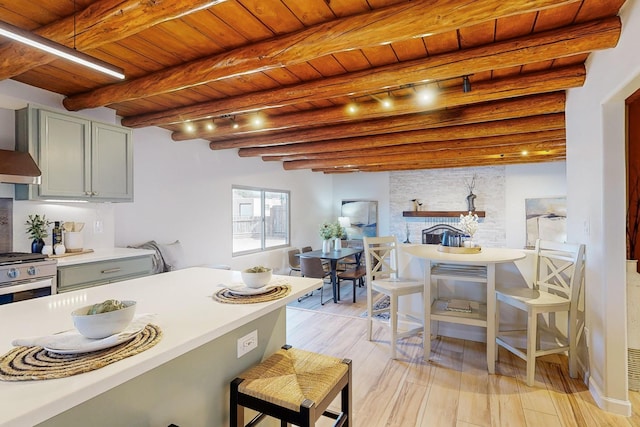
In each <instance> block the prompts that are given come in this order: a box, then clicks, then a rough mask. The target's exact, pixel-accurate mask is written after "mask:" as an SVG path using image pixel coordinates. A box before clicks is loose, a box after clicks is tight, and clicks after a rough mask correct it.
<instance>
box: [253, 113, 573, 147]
mask: <svg viewBox="0 0 640 427" xmlns="http://www.w3.org/2000/svg"><path fill="white" fill-rule="evenodd" d="M564 128H565V120H564V113H555V114H546V115H541V116H533V117H524V118H519V119H509V120H499V121H494V122H488V123H478V124H471V125H464V126H448V127H441V128H434V129H423V130H417V131H412V132H396V133H390V134H387V135H376V136H370V137H359V138H345V139H338V140H336V139H333V138H332V139H327V140H325V141H318V142H309V143H304V144H289V145H286V146H281V147H263V149H264V150H267V151H268V150H269V149H271V148H274V149H275V150H274V152H273V153H270V154H278V155H286V154H300V153H327V152H339V151H345V150H368V149H371V148H378V147H385V146H392V145H404V144H416V143H423V142H438V141H452V140H458V139H468V138H483V137H489V136H498V135H515V134H519V133H531V132H543V131H548V130H563V129H564ZM255 155H260V154H255ZM263 155H264V154H263Z"/></svg>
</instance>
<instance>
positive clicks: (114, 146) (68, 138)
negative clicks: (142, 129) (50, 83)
mask: <svg viewBox="0 0 640 427" xmlns="http://www.w3.org/2000/svg"><path fill="white" fill-rule="evenodd" d="M16 149H17V150H19V151H28V152H29V153H30V154H31V155H32V156H33V157H34V158H35V159H36V162H37V163H38V166H39V167H40V170H41V171H42V183H41V184H40V185H26V184H18V185H16V199H18V200H42V199H52V198H56V199H63V200H88V201H95V202H107V201H112V202H126V201H132V200H133V141H132V132H131V130H130V129H128V128H124V127H121V126H115V125H109V124H106V123H99V122H94V121H91V120H87V119H84V118H81V117H76V116H72V115H69V114H64V113H60V112H56V111H50V110H46V109H42V108H35V107H32V106H29V107H27V108H25V109H22V110H19V111H17V112H16Z"/></svg>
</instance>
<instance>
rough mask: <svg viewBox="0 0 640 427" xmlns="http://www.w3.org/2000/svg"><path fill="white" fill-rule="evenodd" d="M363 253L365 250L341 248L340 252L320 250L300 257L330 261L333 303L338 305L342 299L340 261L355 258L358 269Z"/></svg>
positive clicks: (305, 253)
mask: <svg viewBox="0 0 640 427" xmlns="http://www.w3.org/2000/svg"><path fill="white" fill-rule="evenodd" d="M363 252H364V249H363V248H341V249H338V250H335V249H333V250H330V251H329V252H323V251H322V249H318V250H315V251H310V252H303V253H301V254H299V255H298V256H300V257H304V258H320V259H322V260H326V261H329V266H330V272H331V274H330V277H331V288H332V290H333V302H334V303H337V302H338V300H339V299H340V289H339V288H338V261H340V260H341V259H344V258H347V257H349V256H354V257H355V260H356V267H358V266H359V265H360V259H361V257H362V253H363Z"/></svg>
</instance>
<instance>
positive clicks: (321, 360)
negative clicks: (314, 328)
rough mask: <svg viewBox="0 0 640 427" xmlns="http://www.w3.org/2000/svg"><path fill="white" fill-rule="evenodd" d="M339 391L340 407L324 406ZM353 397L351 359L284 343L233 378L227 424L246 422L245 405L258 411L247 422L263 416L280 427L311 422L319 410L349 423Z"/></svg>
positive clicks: (338, 421) (238, 426) (234, 425)
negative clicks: (329, 407) (337, 410)
mask: <svg viewBox="0 0 640 427" xmlns="http://www.w3.org/2000/svg"><path fill="white" fill-rule="evenodd" d="M338 393H341V409H342V411H341V412H335V411H332V410H330V409H328V406H329V404H330V403H331V402H332V401H333V400H334V399H335V398H336V396H337V395H338ZM351 398H352V397H351V360H349V359H342V360H340V359H338V358H335V357H331V356H325V355H322V354H318V353H312V352H309V351H305V350H299V349H295V348H292V347H291V346H289V345H285V346H283V347H282V348H281V349H280V350H278V351H277V352H276V353H274V354H273V355H271V356H270V357H269V358H267V359H266V360H265V361H263V362H261V363H259V364H258V365H256V366H254V367H252V368H249V369H248V370H246V371H245V372H243V373H242V374H240V375H239V376H238V377H237V378H235V379H234V380H233V381H232V382H231V396H230V424H229V425H230V426H232V427H245V424H244V408H250V409H253V410H255V411H258V412H260V413H259V414H258V415H257V416H256V417H255V418H253V419H252V420H251V421H250V422H249V424H247V425H246V427H249V426H255V425H256V424H258V423H259V422H260V421H261V420H262V419H263V418H264V417H266V416H267V415H268V416H271V417H274V418H277V419H279V420H280V423H281V425H282V426H283V427H285V426H287V425H288V423H291V424H295V425H297V426H300V427H310V426H313V425H315V422H316V420H317V419H318V418H320V416H321V415H324V416H326V417H329V418H332V419H334V420H336V421H335V423H334V424H333V425H334V427H338V426H349V425H351V426H353V421H352V420H351V417H352V409H351Z"/></svg>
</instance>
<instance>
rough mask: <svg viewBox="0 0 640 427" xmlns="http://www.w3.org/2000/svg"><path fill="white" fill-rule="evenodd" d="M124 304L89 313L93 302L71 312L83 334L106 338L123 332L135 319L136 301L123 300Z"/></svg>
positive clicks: (74, 321)
mask: <svg viewBox="0 0 640 427" xmlns="http://www.w3.org/2000/svg"><path fill="white" fill-rule="evenodd" d="M122 304H124V305H125V308H121V309H119V310H114V311H107V312H106V313H98V314H87V312H88V311H89V309H90V308H91V307H93V304H91V305H87V306H85V307H81V308H78V309H76V310H74V311H73V312H71V317H72V318H73V325H74V326H75V327H76V329H77V330H78V332H80V333H81V334H82V335H83V336H85V337H87V338H93V339H98V338H105V337H108V336H110V335H113V334H117V333H118V332H122V331H123V330H124V329H125V328H126V327H127V326H128V325H129V323H131V320H133V315H134V314H135V312H136V302H135V301H122Z"/></svg>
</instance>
